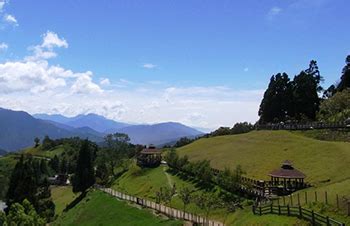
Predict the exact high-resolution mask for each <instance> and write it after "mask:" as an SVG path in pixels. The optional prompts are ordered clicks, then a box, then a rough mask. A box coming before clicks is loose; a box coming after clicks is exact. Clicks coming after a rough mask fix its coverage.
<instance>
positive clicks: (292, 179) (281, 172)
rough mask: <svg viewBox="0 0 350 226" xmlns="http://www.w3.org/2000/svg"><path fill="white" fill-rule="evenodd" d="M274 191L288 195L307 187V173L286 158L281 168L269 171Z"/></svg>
mask: <svg viewBox="0 0 350 226" xmlns="http://www.w3.org/2000/svg"><path fill="white" fill-rule="evenodd" d="M269 176H270V177H271V181H270V187H271V188H272V193H275V194H277V195H286V194H290V193H292V192H295V191H297V190H300V189H303V188H305V187H306V184H305V183H304V179H305V177H306V176H305V174H304V173H302V172H300V171H299V170H297V169H295V168H294V167H293V164H292V162H291V161H289V160H286V161H284V162H283V163H282V166H281V168H279V169H276V170H273V171H272V172H270V173H269Z"/></svg>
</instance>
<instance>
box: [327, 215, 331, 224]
mask: <svg viewBox="0 0 350 226" xmlns="http://www.w3.org/2000/svg"><path fill="white" fill-rule="evenodd" d="M326 219H327V226H329V225H331V224H330V222H329V217H328V216H327V218H326Z"/></svg>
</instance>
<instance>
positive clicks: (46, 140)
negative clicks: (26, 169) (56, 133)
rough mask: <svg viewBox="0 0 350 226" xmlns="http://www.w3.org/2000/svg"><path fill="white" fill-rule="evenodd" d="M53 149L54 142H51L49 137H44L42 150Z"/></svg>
mask: <svg viewBox="0 0 350 226" xmlns="http://www.w3.org/2000/svg"><path fill="white" fill-rule="evenodd" d="M53 147H55V141H54V140H51V139H50V137H49V136H47V135H46V136H45V137H44V139H43V146H42V148H43V150H50V149H51V148H53Z"/></svg>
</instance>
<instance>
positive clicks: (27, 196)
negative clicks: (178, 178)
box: [0, 134, 142, 225]
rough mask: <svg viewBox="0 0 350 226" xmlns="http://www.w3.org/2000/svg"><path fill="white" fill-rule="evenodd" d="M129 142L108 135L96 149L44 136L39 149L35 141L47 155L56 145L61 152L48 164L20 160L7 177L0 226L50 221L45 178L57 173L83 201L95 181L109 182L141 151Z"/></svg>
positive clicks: (44, 160)
mask: <svg viewBox="0 0 350 226" xmlns="http://www.w3.org/2000/svg"><path fill="white" fill-rule="evenodd" d="M129 140H130V139H129V137H128V136H127V135H125V134H113V135H108V136H106V138H105V142H104V145H103V146H102V147H98V145H97V144H95V143H94V142H91V141H89V140H87V139H86V140H81V139H80V138H67V139H57V140H52V139H50V138H49V137H48V136H46V137H45V138H44V139H43V142H42V145H41V146H40V145H39V143H40V140H37V139H36V140H35V146H36V147H37V148H41V149H42V150H44V151H51V150H52V149H54V148H57V145H60V148H62V149H63V151H62V153H61V154H59V155H56V156H54V157H53V158H52V159H51V160H49V161H48V160H47V158H40V157H38V156H36V157H33V156H31V155H30V154H26V155H22V156H21V158H20V159H19V161H18V162H17V163H16V166H15V168H14V170H13V171H12V174H11V178H10V181H9V186H8V191H7V194H6V204H7V206H8V208H7V209H6V211H5V213H0V222H3V223H4V224H9V225H16V223H18V222H34V223H28V225H44V224H45V223H46V222H50V221H52V220H53V218H54V215H55V205H54V203H53V202H52V199H51V192H50V187H49V186H50V184H49V181H48V177H49V176H52V175H54V174H57V173H62V174H67V173H68V174H72V177H71V181H72V186H73V192H81V193H82V197H83V196H84V195H85V194H86V192H87V190H88V189H89V188H90V187H91V186H92V185H93V184H94V183H95V181H96V178H98V179H99V180H100V181H112V180H110V179H111V178H113V177H114V176H116V174H117V172H118V171H119V170H120V169H125V167H126V164H125V162H126V161H127V160H128V159H129V158H130V157H131V156H134V155H135V154H136V153H137V152H138V151H139V150H141V149H142V147H140V146H134V145H131V144H129ZM39 146H40V147H39ZM0 225H2V224H0ZM26 225H27V224H26Z"/></svg>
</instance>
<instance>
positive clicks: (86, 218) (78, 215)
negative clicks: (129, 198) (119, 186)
mask: <svg viewBox="0 0 350 226" xmlns="http://www.w3.org/2000/svg"><path fill="white" fill-rule="evenodd" d="M52 225H74V226H75V225H93V226H94V225H116V226H117V225H121V226H125V225H134V226H138V225H140V226H145V225H154V226H158V225H159V226H170V225H174V226H175V225H182V223H181V222H179V221H173V220H166V219H162V218H158V217H156V216H154V215H153V214H152V213H151V212H149V211H147V210H141V209H138V208H136V207H132V206H130V205H128V204H127V203H126V202H123V201H119V200H117V199H115V198H112V197H111V196H109V195H107V194H105V193H102V192H100V191H91V192H89V193H88V195H87V197H85V198H84V199H83V200H82V201H81V202H80V203H78V204H77V205H76V206H75V207H74V208H72V209H70V210H69V211H68V212H65V213H63V214H62V215H61V216H60V217H59V218H58V219H57V220H56V221H55V222H54V223H53V224H52Z"/></svg>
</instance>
